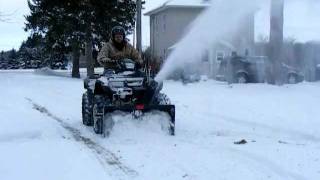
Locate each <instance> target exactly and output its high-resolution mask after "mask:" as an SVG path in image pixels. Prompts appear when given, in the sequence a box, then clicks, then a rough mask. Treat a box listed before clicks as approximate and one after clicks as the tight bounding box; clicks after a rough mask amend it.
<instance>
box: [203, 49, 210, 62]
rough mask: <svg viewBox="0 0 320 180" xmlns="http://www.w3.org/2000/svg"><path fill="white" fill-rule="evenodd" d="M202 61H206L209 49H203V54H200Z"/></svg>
mask: <svg viewBox="0 0 320 180" xmlns="http://www.w3.org/2000/svg"><path fill="white" fill-rule="evenodd" d="M201 59H202V62H208V61H209V51H205V52H204V53H203V54H202V57H201Z"/></svg>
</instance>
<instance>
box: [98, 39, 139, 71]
mask: <svg viewBox="0 0 320 180" xmlns="http://www.w3.org/2000/svg"><path fill="white" fill-rule="evenodd" d="M97 59H98V62H99V64H100V65H101V66H103V67H104V68H106V69H114V68H115V66H116V64H115V63H114V62H112V61H114V60H116V61H117V60H121V59H132V60H134V61H136V62H137V63H139V64H140V65H142V64H143V61H142V59H141V56H140V53H139V52H138V51H137V50H135V49H134V47H133V46H132V45H131V44H129V43H126V44H125V46H124V48H123V49H122V51H119V50H118V49H117V48H116V47H115V45H114V43H113V41H112V40H110V41H109V42H108V43H106V44H105V45H104V46H103V47H102V49H101V50H100V52H99V54H98V58H97Z"/></svg>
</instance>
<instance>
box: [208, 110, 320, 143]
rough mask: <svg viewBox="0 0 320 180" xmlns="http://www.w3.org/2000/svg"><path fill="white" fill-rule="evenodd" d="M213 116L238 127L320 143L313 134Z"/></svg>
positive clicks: (217, 115) (220, 115) (219, 115)
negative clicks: (263, 130)
mask: <svg viewBox="0 0 320 180" xmlns="http://www.w3.org/2000/svg"><path fill="white" fill-rule="evenodd" d="M212 115H213V116H215V117H218V118H220V119H223V120H225V121H226V122H229V123H233V124H238V125H242V126H247V127H257V128H261V129H265V130H268V131H272V132H273V133H278V134H286V135H289V137H292V138H299V139H303V140H306V141H312V142H315V143H319V142H320V138H319V137H316V136H314V135H311V134H307V133H303V132H300V131H297V130H292V129H285V128H280V127H272V126H270V125H266V124H261V123H256V122H250V121H246V120H242V119H238V118H233V117H230V116H226V115H222V114H216V113H212Z"/></svg>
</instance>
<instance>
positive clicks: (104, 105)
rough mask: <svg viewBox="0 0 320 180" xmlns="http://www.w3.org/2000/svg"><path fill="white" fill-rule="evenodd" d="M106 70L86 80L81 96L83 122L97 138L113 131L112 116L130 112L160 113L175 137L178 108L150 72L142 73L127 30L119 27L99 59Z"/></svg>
mask: <svg viewBox="0 0 320 180" xmlns="http://www.w3.org/2000/svg"><path fill="white" fill-rule="evenodd" d="M98 62H99V63H100V64H101V65H102V66H103V67H104V68H105V71H104V73H103V74H96V75H95V76H94V77H88V78H86V79H85V80H84V88H85V89H86V92H85V93H84V94H83V96H82V122H83V124H84V125H87V126H93V130H94V132H95V133H96V134H103V135H104V136H108V135H109V134H110V132H111V130H112V128H113V125H114V121H113V118H112V113H113V112H116V111H122V112H129V113H132V114H133V116H134V117H135V118H136V117H141V115H143V114H144V113H146V112H150V111H161V112H165V113H166V114H167V115H169V123H168V124H167V125H168V126H167V128H165V129H166V130H167V131H168V132H169V134H170V135H174V133H175V106H174V105H172V104H171V103H170V100H169V99H168V97H167V96H166V95H165V94H163V93H161V92H160V91H161V89H162V83H161V82H156V81H155V80H154V79H153V77H151V76H150V72H149V71H142V70H141V67H142V65H143V61H142V59H141V56H140V54H139V53H138V52H137V51H136V50H135V49H134V48H133V47H132V46H131V45H130V44H129V43H128V42H127V41H126V40H125V30H124V29H123V28H122V27H120V26H116V27H114V28H113V29H112V37H111V40H110V41H109V42H108V43H107V44H106V45H104V47H103V48H102V49H101V51H100V53H99V55H98Z"/></svg>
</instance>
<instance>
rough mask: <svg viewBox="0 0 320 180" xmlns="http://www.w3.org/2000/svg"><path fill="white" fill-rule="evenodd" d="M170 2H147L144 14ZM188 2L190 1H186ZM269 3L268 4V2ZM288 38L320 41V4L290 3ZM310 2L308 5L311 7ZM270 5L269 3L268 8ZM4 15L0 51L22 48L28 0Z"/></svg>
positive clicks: (263, 15) (262, 25) (4, 4)
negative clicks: (6, 17) (5, 20)
mask: <svg viewBox="0 0 320 180" xmlns="http://www.w3.org/2000/svg"><path fill="white" fill-rule="evenodd" d="M165 1H166V0H146V5H145V7H146V9H145V10H144V13H145V12H147V11H149V10H151V9H153V8H156V7H158V6H160V5H161V4H162V3H164V2H165ZM185 1H188V0H185ZM267 1H268V0H266V2H267ZM286 1H287V2H288V3H287V5H286V9H285V36H286V37H292V38H295V39H297V40H299V41H309V40H313V39H317V40H320V11H319V9H320V0H286ZM307 2H308V3H307ZM267 5H268V3H266V6H265V7H267ZM0 12H2V13H3V14H8V15H11V16H9V18H10V19H11V20H10V21H9V22H0V50H9V49H12V48H16V49H17V48H19V46H20V44H21V42H22V41H23V40H25V39H26V38H27V36H28V33H26V32H24V31H23V28H24V17H23V16H24V15H26V14H28V13H29V10H28V6H27V0H0ZM268 14H269V9H268V8H263V9H261V10H260V11H259V12H258V14H257V17H256V36H258V35H260V34H261V35H263V36H268V31H269V29H268V28H269V17H268ZM142 21H143V22H142V24H143V27H142V33H143V39H142V41H143V42H142V43H143V45H144V46H147V45H148V44H149V39H150V38H149V37H150V34H149V19H148V17H145V16H144V17H143V19H142Z"/></svg>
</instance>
